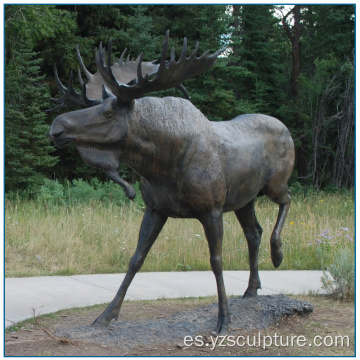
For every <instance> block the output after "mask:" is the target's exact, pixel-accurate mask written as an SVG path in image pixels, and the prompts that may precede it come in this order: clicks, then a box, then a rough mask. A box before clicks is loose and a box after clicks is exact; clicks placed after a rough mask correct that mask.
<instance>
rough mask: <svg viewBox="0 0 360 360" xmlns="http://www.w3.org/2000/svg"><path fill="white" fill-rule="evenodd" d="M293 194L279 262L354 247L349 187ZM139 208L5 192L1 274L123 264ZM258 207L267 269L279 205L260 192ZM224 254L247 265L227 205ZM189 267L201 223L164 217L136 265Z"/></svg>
mask: <svg viewBox="0 0 360 360" xmlns="http://www.w3.org/2000/svg"><path fill="white" fill-rule="evenodd" d="M292 199H293V201H292V204H291V209H290V212H289V214H288V217H287V219H286V222H285V225H284V228H283V232H282V241H283V252H284V260H283V263H282V265H281V266H280V268H279V269H282V270H289V269H292V270H296V269H297V270H313V269H323V268H325V267H327V266H330V265H331V264H332V261H333V259H334V255H335V253H336V252H337V250H338V249H340V248H344V247H345V248H350V249H351V252H352V254H354V247H355V239H354V216H355V214H354V211H355V210H354V209H355V206H354V192H353V191H341V192H335V193H334V192H333V193H326V192H322V191H321V192H320V191H318V192H317V191H310V192H306V193H301V192H300V193H297V194H294V195H293V196H292ZM143 212H144V206H143V205H141V203H139V202H135V203H122V204H119V203H115V202H111V201H105V202H104V201H101V200H99V199H96V200H93V201H86V202H72V203H63V204H61V203H56V204H53V203H50V202H47V201H46V200H45V201H30V200H21V199H16V198H14V199H11V200H9V199H7V200H6V201H5V276H7V277H14V276H40V275H72V274H90V273H115V272H126V270H127V266H128V263H129V260H130V258H131V256H132V254H133V252H134V250H135V247H136V243H137V238H138V231H139V228H140V223H141V219H142V215H143ZM256 213H257V217H258V221H259V223H260V224H261V226H262V228H263V230H264V232H263V236H262V243H261V245H260V253H259V269H260V270H271V269H274V267H273V265H272V263H271V257H270V235H271V232H272V229H273V227H274V224H275V221H276V217H277V213H278V206H277V205H276V204H274V203H272V202H270V201H269V200H268V199H266V198H265V197H261V198H258V200H257V204H256ZM223 260H224V268H225V269H226V270H248V250H247V244H246V240H245V237H244V235H243V232H242V229H241V227H240V225H239V223H238V221H237V220H236V218H235V215H234V214H233V213H228V214H225V215H224V242H223ZM189 270H210V264H209V252H208V248H207V243H206V239H205V236H204V232H203V229H202V226H201V224H200V223H199V222H198V221H197V220H188V219H187V220H183V219H169V220H168V221H167V223H166V224H165V227H164V229H163V230H162V232H161V233H160V236H159V238H158V239H157V241H156V242H155V244H154V246H153V248H152V249H151V251H150V253H149V255H148V257H147V259H146V261H145V263H144V266H143V268H142V270H141V271H189Z"/></svg>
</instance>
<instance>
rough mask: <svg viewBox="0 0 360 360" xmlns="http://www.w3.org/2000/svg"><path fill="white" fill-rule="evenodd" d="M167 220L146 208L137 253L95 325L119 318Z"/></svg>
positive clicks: (105, 323)
mask: <svg viewBox="0 0 360 360" xmlns="http://www.w3.org/2000/svg"><path fill="white" fill-rule="evenodd" d="M166 220H167V217H165V216H163V215H161V214H160V213H158V212H157V211H156V210H153V209H149V208H147V209H146V211H145V215H144V217H143V220H142V223H141V228H140V234H139V241H138V244H137V248H136V251H135V254H134V255H133V257H132V258H131V260H130V264H129V269H128V271H127V273H126V276H125V278H124V280H123V282H122V284H121V286H120V288H119V290H118V292H117V294H116V296H115V297H114V299H113V300H112V301H111V303H110V304H109V305H108V307H107V308H106V309H105V311H104V312H103V313H102V314H101V315H100V316H99V317H98V318H97V319H96V320H95V321H94V323H93V325H109V323H110V322H111V320H112V319H115V320H117V319H118V317H119V312H120V308H121V304H122V302H123V300H124V298H125V294H126V291H127V289H128V287H129V285H130V284H131V281H132V280H133V278H134V277H135V275H136V273H137V272H138V271H139V270H140V268H141V266H142V265H143V263H144V261H145V258H146V255H147V254H148V253H149V251H150V249H151V246H152V245H153V244H154V242H155V240H156V238H157V237H158V235H159V233H160V231H161V229H162V228H163V226H164V224H165V222H166Z"/></svg>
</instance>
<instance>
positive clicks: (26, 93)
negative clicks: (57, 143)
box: [5, 40, 57, 191]
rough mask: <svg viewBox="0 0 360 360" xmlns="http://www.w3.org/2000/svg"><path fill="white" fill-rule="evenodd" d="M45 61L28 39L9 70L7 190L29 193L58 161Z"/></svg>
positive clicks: (15, 55) (6, 130)
mask: <svg viewBox="0 0 360 360" xmlns="http://www.w3.org/2000/svg"><path fill="white" fill-rule="evenodd" d="M40 63H41V59H38V58H37V56H36V53H35V52H33V51H32V50H31V47H30V46H29V43H28V42H27V41H26V40H23V41H18V43H17V48H16V50H15V49H14V50H13V59H12V61H11V62H8V64H7V65H6V69H5V188H6V191H17V190H25V189H27V188H31V187H34V186H36V185H38V184H39V183H40V182H41V173H42V172H46V171H48V169H49V168H50V167H51V166H53V165H54V164H55V163H56V161H57V159H56V158H55V157H53V156H51V155H50V154H51V152H53V151H54V148H53V147H52V146H51V145H50V142H49V141H48V139H47V138H46V133H47V131H48V128H49V126H48V125H47V124H46V114H45V113H44V111H43V110H44V108H46V107H48V106H49V103H48V98H49V96H50V94H49V90H48V86H47V85H46V84H45V82H44V76H41V75H40Z"/></svg>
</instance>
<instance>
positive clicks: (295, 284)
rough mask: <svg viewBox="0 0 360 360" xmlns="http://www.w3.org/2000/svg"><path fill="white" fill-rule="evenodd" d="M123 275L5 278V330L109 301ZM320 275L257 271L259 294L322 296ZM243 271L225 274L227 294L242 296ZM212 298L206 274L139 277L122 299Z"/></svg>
mask: <svg viewBox="0 0 360 360" xmlns="http://www.w3.org/2000/svg"><path fill="white" fill-rule="evenodd" d="M124 276H125V274H105V275H76V276H44V277H29V278H6V279H5V326H6V327H9V326H11V325H13V324H16V323H18V322H20V321H22V320H25V319H29V318H31V317H32V314H33V309H35V311H36V314H38V315H39V314H48V313H52V312H56V311H58V310H62V309H68V308H74V307H83V306H88V305H95V304H102V303H108V302H110V301H111V300H112V299H113V297H114V296H115V293H116V291H117V290H118V288H119V286H120V283H121V281H122V279H123V278H124ZM321 276H322V272H321V271H279V270H274V271H260V279H261V283H262V290H259V291H258V294H259V295H270V294H280V293H283V294H307V293H308V292H314V293H322V292H323V291H322V289H321V281H320V278H321ZM248 277H249V272H248V271H225V272H224V280H225V286H226V292H227V294H228V295H242V294H243V293H244V291H245V290H246V287H247V282H248ZM211 295H216V284H215V278H214V275H213V274H212V272H211V271H189V272H157V273H141V272H140V273H138V274H137V275H136V277H135V279H134V280H133V282H132V284H131V286H130V287H129V290H128V293H127V295H126V298H125V299H127V300H151V299H159V298H179V297H199V296H211Z"/></svg>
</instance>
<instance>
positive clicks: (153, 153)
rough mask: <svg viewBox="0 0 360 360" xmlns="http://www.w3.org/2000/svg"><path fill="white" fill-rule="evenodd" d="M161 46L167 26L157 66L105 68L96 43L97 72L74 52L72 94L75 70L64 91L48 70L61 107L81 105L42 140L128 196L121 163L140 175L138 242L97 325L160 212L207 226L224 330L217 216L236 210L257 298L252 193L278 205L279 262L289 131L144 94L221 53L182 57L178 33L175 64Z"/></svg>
mask: <svg viewBox="0 0 360 360" xmlns="http://www.w3.org/2000/svg"><path fill="white" fill-rule="evenodd" d="M168 44H169V32H167V33H166V35H165V40H164V44H163V48H162V54H161V58H160V63H159V64H155V63H154V62H151V63H144V62H143V61H142V56H141V55H140V57H139V58H138V59H137V60H136V61H135V62H132V63H131V64H130V60H126V61H124V60H123V56H122V57H121V59H120V60H119V62H118V63H115V64H113V65H112V66H111V42H110V43H109V47H108V57H107V61H106V60H105V50H104V48H103V47H102V45H101V44H100V47H99V49H98V50H97V51H96V65H97V69H98V72H97V73H96V75H95V74H94V75H92V74H90V73H89V72H87V70H86V69H85V66H84V65H83V63H82V60H81V56H80V54H79V52H78V57H79V61H80V64H81V67H82V69H83V70H84V72H85V73H86V74H87V75H86V77H87V79H88V82H87V83H86V84H85V83H84V82H82V79H80V81H81V84H82V93H81V94H79V93H77V92H76V91H75V90H74V88H73V85H72V81H73V79H72V75H70V79H69V86H68V88H66V87H65V86H63V85H62V83H61V82H60V80H59V79H58V76H57V73H56V72H55V76H56V78H57V82H58V84H59V87H60V91H61V93H62V97H61V98H59V99H57V100H56V101H57V102H58V103H59V104H60V105H59V106H60V107H62V106H65V105H68V104H76V105H78V106H79V105H81V106H86V107H87V108H86V109H83V110H77V111H72V112H67V113H64V114H62V115H60V116H58V117H56V118H55V120H54V122H53V124H52V126H51V129H50V131H49V134H48V136H49V138H50V139H51V140H52V141H53V142H54V144H55V145H56V146H59V147H63V146H66V145H70V144H73V145H74V146H75V147H76V148H77V149H78V151H79V153H80V156H81V157H82V158H83V159H84V161H85V162H87V163H88V164H89V165H91V166H94V167H96V168H99V169H102V170H104V171H105V172H106V173H107V175H108V176H109V177H110V178H111V179H113V180H114V181H115V182H117V183H118V184H119V185H121V186H122V187H123V188H124V190H125V192H126V194H127V196H128V197H129V198H133V197H134V196H135V192H134V190H133V188H132V187H131V185H130V184H128V183H127V182H126V181H125V180H123V179H122V178H121V177H120V176H119V174H118V168H119V164H120V161H121V162H123V163H125V164H127V165H128V166H129V167H131V168H132V169H133V170H134V171H135V172H136V173H138V174H139V175H140V179H141V195H142V197H143V199H144V202H145V204H146V210H145V214H144V217H143V221H142V224H141V228H140V233H139V239H138V245H137V248H136V251H135V254H134V255H133V257H132V258H131V260H130V264H129V269H128V272H127V274H126V276H125V278H124V280H123V282H122V284H121V286H120V288H119V291H118V293H117V294H116V296H115V298H114V299H113V300H112V302H111V303H110V304H109V305H108V307H107V308H106V309H105V311H104V312H103V313H102V314H101V315H100V317H99V318H97V319H96V320H95V322H94V324H96V325H108V324H109V323H110V321H111V320H113V319H117V318H118V316H119V312H120V308H121V305H122V302H123V300H124V297H125V294H126V291H127V289H128V287H129V285H130V283H131V281H132V279H133V278H134V276H135V274H136V272H137V271H138V270H139V269H140V268H141V266H142V264H143V262H144V261H145V258H146V255H147V254H148V252H149V251H150V248H151V246H152V245H153V243H154V242H155V240H156V238H157V236H158V234H159V233H160V231H161V229H162V227H163V226H164V224H165V222H166V220H167V218H168V217H174V218H195V219H198V220H199V221H200V222H201V224H202V225H203V227H204V231H205V235H206V238H207V241H208V245H209V251H210V264H211V268H212V270H213V272H214V275H215V278H216V284H217V292H218V299H219V313H218V319H217V324H216V327H215V331H216V332H218V333H225V332H226V331H227V330H228V329H229V322H230V315H229V310H228V303H227V299H226V293H225V286H224V280H223V274H222V269H223V266H222V238H223V213H224V212H229V211H234V212H235V215H236V217H237V219H238V220H239V223H240V225H241V227H242V228H243V231H244V234H245V237H246V240H247V243H248V248H249V262H250V278H249V283H248V287H247V289H246V291H245V293H244V296H245V297H252V296H256V295H257V290H258V289H259V288H260V287H261V284H260V279H259V274H258V249H259V244H260V240H261V233H262V229H261V227H260V225H259V223H258V221H257V219H256V215H255V210H254V204H255V199H256V197H257V196H258V195H259V194H262V195H266V196H268V197H269V198H270V199H271V200H272V201H274V202H275V203H277V204H278V205H279V212H278V216H277V220H276V223H275V227H274V230H273V232H272V235H271V238H270V245H271V257H272V261H273V264H274V266H275V267H278V266H279V265H280V264H281V262H282V257H283V255H282V251H281V239H280V233H281V230H282V227H283V225H284V221H285V217H286V215H287V212H288V210H289V206H290V196H289V193H288V187H287V181H288V179H289V177H290V174H291V172H292V169H293V166H294V144H293V141H292V138H291V135H290V133H289V131H288V130H287V128H286V127H285V126H284V125H283V124H282V123H281V122H280V121H279V120H277V119H275V118H272V117H270V116H266V115H260V114H256V115H241V116H238V117H236V118H235V119H233V120H229V121H222V122H210V121H209V120H208V119H206V118H205V116H204V115H203V114H202V113H201V112H200V111H199V110H198V109H197V108H196V107H195V106H193V105H192V104H191V102H190V101H189V100H187V99H183V98H177V97H164V98H155V97H143V96H144V95H146V94H148V93H150V92H153V91H159V90H164V89H169V88H173V87H177V88H179V89H180V90H181V91H182V92H183V93H184V94H185V95H187V92H186V90H185V88H184V86H183V85H182V83H183V82H184V81H185V80H187V79H189V78H191V77H194V76H197V75H199V74H201V73H202V72H204V71H206V70H208V69H210V68H211V67H212V66H213V65H214V63H215V61H216V59H217V56H218V55H219V54H220V52H221V50H219V51H216V52H215V53H213V54H211V55H209V52H205V53H203V54H202V55H200V56H197V51H198V44H197V45H196V47H195V49H194V50H193V51H192V52H191V54H190V55H189V56H187V55H186V52H187V42H186V39H184V44H183V49H182V51H181V53H180V56H179V58H178V60H176V59H175V50H174V49H172V50H171V53H170V59H169V60H167V52H168ZM135 64H136V65H135ZM130 65H131V66H130ZM126 69H128V70H129V69H131V71H130V70H129V71H128V70H126ZM145 69H146V70H145ZM127 71H128V72H129V73H130V76H128V77H126V79H125V75H121V74H124V73H126V72H127ZM134 71H135V72H136V73H135V72H134ZM94 79H95V80H94ZM124 79H125V80H124ZM129 79H131V80H130V81H129ZM100 83H101V86H100ZM100 87H101V94H102V96H101V98H99V88H100ZM94 88H96V91H94ZM90 93H91V94H92V95H91V96H93V97H90V96H89V94H90Z"/></svg>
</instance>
